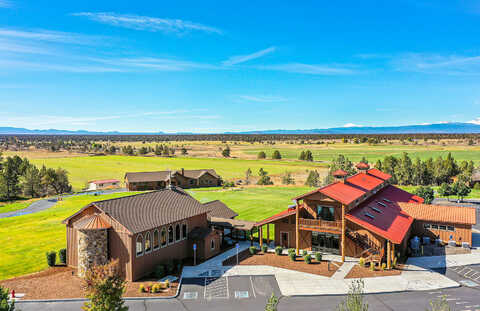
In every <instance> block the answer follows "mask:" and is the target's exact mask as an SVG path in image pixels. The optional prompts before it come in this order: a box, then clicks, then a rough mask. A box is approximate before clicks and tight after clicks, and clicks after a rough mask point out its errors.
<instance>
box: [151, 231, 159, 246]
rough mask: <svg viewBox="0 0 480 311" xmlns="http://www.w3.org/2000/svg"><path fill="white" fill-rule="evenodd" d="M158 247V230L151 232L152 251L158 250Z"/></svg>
mask: <svg viewBox="0 0 480 311" xmlns="http://www.w3.org/2000/svg"><path fill="white" fill-rule="evenodd" d="M159 247H160V237H159V233H158V230H157V229H155V231H153V249H154V250H155V249H158V248H159Z"/></svg>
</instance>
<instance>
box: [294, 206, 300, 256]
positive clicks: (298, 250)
mask: <svg viewBox="0 0 480 311" xmlns="http://www.w3.org/2000/svg"><path fill="white" fill-rule="evenodd" d="M299 217H300V205H299V204H298V201H297V212H296V213H295V249H296V253H297V256H299V255H300V230H299V220H298V219H299Z"/></svg>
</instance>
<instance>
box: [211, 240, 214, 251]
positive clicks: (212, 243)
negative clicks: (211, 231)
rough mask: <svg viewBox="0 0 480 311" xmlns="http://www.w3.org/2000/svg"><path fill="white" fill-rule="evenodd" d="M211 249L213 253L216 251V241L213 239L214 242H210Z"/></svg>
mask: <svg viewBox="0 0 480 311" xmlns="http://www.w3.org/2000/svg"><path fill="white" fill-rule="evenodd" d="M210 249H211V250H212V251H213V250H214V249H215V240H214V239H212V240H211V241H210Z"/></svg>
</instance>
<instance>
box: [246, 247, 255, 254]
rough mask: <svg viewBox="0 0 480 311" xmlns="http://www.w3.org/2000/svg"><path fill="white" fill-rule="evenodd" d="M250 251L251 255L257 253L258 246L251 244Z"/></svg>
mask: <svg viewBox="0 0 480 311" xmlns="http://www.w3.org/2000/svg"><path fill="white" fill-rule="evenodd" d="M248 251H249V252H250V255H255V254H256V253H257V248H256V247H255V246H250V247H249V248H248Z"/></svg>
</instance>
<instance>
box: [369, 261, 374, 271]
mask: <svg viewBox="0 0 480 311" xmlns="http://www.w3.org/2000/svg"><path fill="white" fill-rule="evenodd" d="M370 270H371V271H375V263H374V262H371V263H370Z"/></svg>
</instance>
